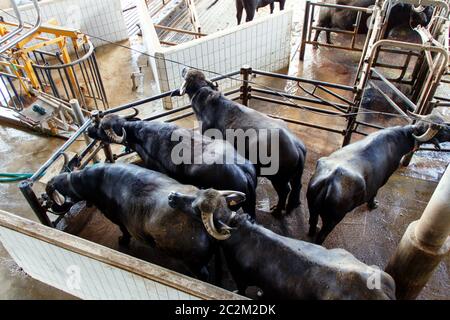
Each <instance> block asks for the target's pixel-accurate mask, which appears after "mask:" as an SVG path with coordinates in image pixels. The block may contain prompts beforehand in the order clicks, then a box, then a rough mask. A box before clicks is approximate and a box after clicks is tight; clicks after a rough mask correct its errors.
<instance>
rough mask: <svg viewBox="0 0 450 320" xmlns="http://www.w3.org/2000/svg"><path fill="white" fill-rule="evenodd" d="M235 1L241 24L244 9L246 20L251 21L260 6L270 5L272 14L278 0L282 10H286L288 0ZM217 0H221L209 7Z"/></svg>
mask: <svg viewBox="0 0 450 320" xmlns="http://www.w3.org/2000/svg"><path fill="white" fill-rule="evenodd" d="M235 1H236V18H237V23H238V24H241V20H242V12H243V11H244V9H245V13H246V17H245V21H246V22H249V21H252V20H253V18H254V17H255V13H256V11H258V9H259V8H263V7H265V6H269V5H270V13H271V14H272V13H273V11H274V10H275V2H278V3H279V4H280V10H284V5H285V3H286V0H235ZM217 2H219V0H215V1H214V2H213V3H212V4H211V5H209V6H208V8H207V9H209V8H211V7H212V6H213V5H215V4H216V3H217Z"/></svg>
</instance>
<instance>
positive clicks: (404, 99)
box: [370, 68, 417, 112]
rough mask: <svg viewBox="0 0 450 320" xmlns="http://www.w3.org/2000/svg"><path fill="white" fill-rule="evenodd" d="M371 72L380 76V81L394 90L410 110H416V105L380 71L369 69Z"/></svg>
mask: <svg viewBox="0 0 450 320" xmlns="http://www.w3.org/2000/svg"><path fill="white" fill-rule="evenodd" d="M370 70H371V71H372V72H373V73H375V74H376V75H377V77H378V78H380V80H381V81H383V82H384V83H385V84H386V85H387V86H388V87H389V88H390V89H391V90H392V91H394V92H395V93H396V94H397V95H398V96H399V97H400V98H401V99H402V100H403V101H404V102H405V103H406V104H407V107H408V109H409V110H410V111H413V112H414V111H416V109H417V106H416V105H415V104H414V102H412V101H411V100H409V98H408V97H407V96H406V95H405V94H404V93H403V92H401V91H400V90H399V89H398V88H397V87H396V86H394V85H393V84H392V83H391V82H390V81H389V80H388V79H386V78H385V77H384V76H383V75H382V74H381V73H379V72H378V71H377V70H376V69H375V68H371V69H370Z"/></svg>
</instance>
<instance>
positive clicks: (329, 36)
mask: <svg viewBox="0 0 450 320" xmlns="http://www.w3.org/2000/svg"><path fill="white" fill-rule="evenodd" d="M325 33H326V35H327V43H328V44H333V43H332V42H331V32H330V31H325Z"/></svg>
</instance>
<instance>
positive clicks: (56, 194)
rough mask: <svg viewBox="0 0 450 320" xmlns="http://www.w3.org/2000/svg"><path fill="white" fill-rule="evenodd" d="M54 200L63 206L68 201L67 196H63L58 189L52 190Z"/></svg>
mask: <svg viewBox="0 0 450 320" xmlns="http://www.w3.org/2000/svg"><path fill="white" fill-rule="evenodd" d="M52 200H53V201H55V203H56V204H57V205H59V206H62V205H64V204H65V203H66V197H65V196H63V195H62V194H61V193H60V192H59V191H58V190H56V189H55V190H54V191H53V192H52Z"/></svg>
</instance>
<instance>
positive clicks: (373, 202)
mask: <svg viewBox="0 0 450 320" xmlns="http://www.w3.org/2000/svg"><path fill="white" fill-rule="evenodd" d="M367 208H369V210H374V209H376V208H378V201H377V200H375V197H373V198H372V199H370V200H369V202H367Z"/></svg>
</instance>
